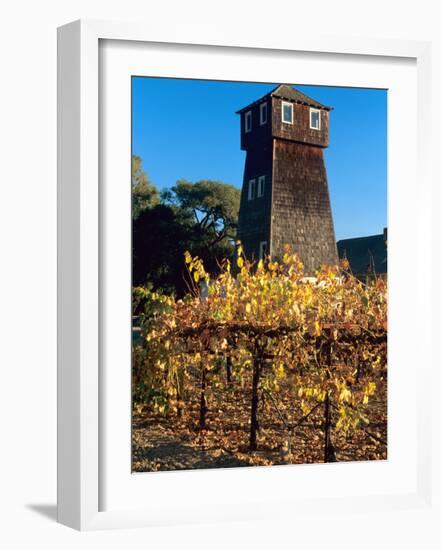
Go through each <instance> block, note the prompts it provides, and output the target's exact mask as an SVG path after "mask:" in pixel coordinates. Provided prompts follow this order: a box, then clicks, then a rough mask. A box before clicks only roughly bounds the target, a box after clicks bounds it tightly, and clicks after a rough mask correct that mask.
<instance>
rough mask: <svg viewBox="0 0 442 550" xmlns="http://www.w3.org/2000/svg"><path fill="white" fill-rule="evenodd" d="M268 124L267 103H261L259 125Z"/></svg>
mask: <svg viewBox="0 0 442 550" xmlns="http://www.w3.org/2000/svg"><path fill="white" fill-rule="evenodd" d="M266 122H267V103H261V105H260V106H259V123H260V124H261V125H263V124H265V123H266Z"/></svg>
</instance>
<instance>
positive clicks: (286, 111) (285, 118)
mask: <svg viewBox="0 0 442 550" xmlns="http://www.w3.org/2000/svg"><path fill="white" fill-rule="evenodd" d="M282 122H285V123H286V124H293V103H287V102H286V101H283V102H282Z"/></svg>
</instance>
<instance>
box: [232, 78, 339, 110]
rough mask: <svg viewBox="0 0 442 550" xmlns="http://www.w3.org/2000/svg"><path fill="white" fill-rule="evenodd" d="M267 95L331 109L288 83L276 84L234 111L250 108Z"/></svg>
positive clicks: (318, 107)
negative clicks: (264, 93) (267, 91)
mask: <svg viewBox="0 0 442 550" xmlns="http://www.w3.org/2000/svg"><path fill="white" fill-rule="evenodd" d="M267 97H277V98H279V99H287V100H288V101H293V102H294V103H302V104H303V105H308V106H310V107H316V108H317V109H324V110H325V111H331V110H332V107H328V106H327V105H323V104H322V103H319V101H316V100H315V99H312V98H311V97H309V96H308V95H305V94H303V93H302V92H300V91H299V90H297V89H296V88H293V86H291V85H289V84H279V86H276V88H275V89H273V90H272V91H271V92H269V93H268V94H266V95H265V96H263V97H260V98H259V99H257V100H256V101H254V102H253V103H250V104H249V105H247V106H246V107H243V108H242V109H240V110H239V111H236V113H237V114H240V113H242V112H243V111H246V110H247V109H250V107H253V106H254V105H256V104H257V103H261V102H262V101H263V100H264V99H266V98H267Z"/></svg>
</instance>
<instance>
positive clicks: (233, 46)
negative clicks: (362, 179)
mask: <svg viewBox="0 0 442 550" xmlns="http://www.w3.org/2000/svg"><path fill="white" fill-rule="evenodd" d="M104 41H112V42H115V43H119V44H123V43H124V47H125V48H126V49H127V48H131V47H132V46H135V45H136V44H138V45H140V44H146V45H149V44H155V45H158V44H166V45H167V47H169V48H172V50H173V51H178V50H180V48H181V49H183V50H186V51H191V50H192V48H193V47H195V48H199V50H198V51H199V52H202V53H203V56H204V57H205V58H206V59H207V61H206V62H208V61H210V57H211V55H213V52H214V48H217V49H219V51H222V52H223V55H224V54H225V53H226V52H228V55H229V56H230V57H231V58H232V59H233V58H235V56H240V55H247V52H249V53H250V55H252V54H253V55H260V53H262V55H268V54H269V53H272V55H274V56H282V57H284V56H285V55H289V54H290V53H293V52H302V53H303V54H304V55H309V56H311V58H313V57H314V56H329V57H328V59H332V58H333V56H336V57H338V58H339V59H340V60H342V61H345V60H346V59H349V58H353V59H354V60H355V62H356V63H363V62H364V61H363V60H364V59H365V60H367V59H369V58H376V59H378V60H379V59H380V60H388V62H391V63H394V62H396V61H398V62H399V61H400V60H404V59H406V60H411V62H412V63H414V64H415V66H416V80H417V94H416V96H415V102H414V108H415V110H416V113H417V125H416V126H414V125H413V124H412V126H411V128H412V129H413V130H412V131H411V134H412V136H414V137H415V139H413V140H412V143H411V147H412V148H413V155H412V156H413V158H415V159H416V164H417V166H416V168H417V176H415V175H414V173H413V174H411V175H410V174H408V176H407V175H406V174H404V178H406V177H408V178H412V179H411V180H409V181H410V182H411V183H412V182H413V181H414V183H416V182H417V181H419V185H418V186H416V188H415V191H416V197H415V204H416V205H417V208H418V210H417V217H416V222H415V224H416V228H417V229H416V231H417V234H418V238H419V243H421V246H420V247H419V262H417V264H418V265H417V267H416V270H415V271H413V273H412V278H411V279H410V280H414V284H415V287H416V298H415V300H414V302H413V304H414V305H413V306H412V307H414V308H415V309H414V310H413V313H414V314H417V313H420V314H421V315H420V318H421V319H422V321H420V325H419V326H414V325H413V329H415V330H417V331H418V332H419V335H420V339H419V340H416V341H418V342H419V343H418V344H416V346H417V345H418V346H419V350H417V349H416V350H412V352H417V351H419V353H420V357H422V363H421V365H420V368H421V376H420V377H419V379H418V380H416V382H415V384H414V386H412V387H410V388H409V391H413V392H414V393H413V395H414V396H415V398H416V407H415V409H414V408H412V413H410V414H413V423H412V425H413V426H415V428H416V430H415V432H416V433H415V434H414V435H413V438H414V436H415V450H416V456H414V457H413V461H412V462H410V464H409V465H408V466H407V467H409V469H408V470H407V472H408V474H407V475H409V472H410V471H411V470H410V468H411V469H412V470H413V480H412V481H413V483H411V485H410V487H412V489H410V488H409V487H408V486H407V487H405V486H404V490H392V489H389V490H387V491H384V492H382V491H377V490H375V491H373V492H372V493H370V492H367V493H366V494H359V495H352V494H351V493H348V494H338V493H337V492H334V489H333V484H331V485H330V489H329V491H328V493H327V495H324V494H323V493H321V491H315V490H313V491H312V497H311V498H306V497H305V496H304V497H303V498H301V499H296V498H292V495H280V496H279V497H278V493H277V492H276V493H272V487H275V483H276V484H278V483H282V482H283V481H282V480H283V478H284V479H285V480H287V476H291V475H295V474H294V472H295V470H294V469H287V468H286V467H283V468H278V467H272V468H270V469H269V468H255V469H245V470H248V471H247V472H246V471H245V470H243V471H241V472H239V471H238V470H232V472H229V473H230V474H231V475H232V476H233V477H232V478H231V479H234V480H235V481H234V483H235V484H240V483H242V480H241V479H242V478H247V480H248V481H247V482H248V483H249V484H250V483H252V481H253V483H254V477H252V476H256V475H258V476H260V482H261V483H262V491H261V492H262V493H263V494H262V496H261V497H260V498H257V497H255V496H254V495H253V494H252V496H251V497H250V498H249V499H248V500H247V499H246V500H244V501H241V500H239V501H238V502H236V503H235V502H233V499H232V502H231V503H230V504H229V503H228V500H227V499H228V496H225V497H222V495H221V496H220V500H219V506H218V507H217V506H216V505H214V506H207V503H201V504H200V505H199V507H198V504H197V503H196V502H190V500H191V496H187V497H186V495H184V497H183V500H182V501H181V502H180V503H178V505H177V506H176V508H175V509H172V508H170V507H168V503H167V502H166V501H165V502H159V501H157V502H156V503H154V505H152V504H151V505H150V506H148V505H146V506H139V505H138V503H136V505H134V506H129V505H128V502H127V499H126V501H124V499H123V497H122V498H121V503H120V504H119V503H118V502H117V503H115V502H113V505H112V506H111V507H110V509H107V508H106V507H105V508H106V509H103V497H102V494H103V493H102V488H101V486H102V484H103V483H104V481H105V480H106V479H107V477H106V476H108V475H109V471H110V472H113V471H114V470H113V468H116V467H118V468H121V464H120V466H118V465H117V466H115V464H109V465H106V467H104V466H103V464H104V463H105V462H103V460H104V461H105V459H106V457H105V456H103V453H104V454H105V453H106V452H107V450H108V448H109V447H108V444H107V442H104V440H103V438H104V435H105V434H104V432H105V430H103V423H102V422H103V416H105V415H106V414H107V413H106V406H105V405H104V406H103V402H106V399H107V395H106V391H107V389H109V388H110V386H106V388H105V389H103V387H102V385H101V382H102V381H101V379H102V375H103V356H102V353H101V348H100V341H101V340H100V338H101V337H102V322H101V321H102V318H101V315H100V311H101V310H100V307H102V304H101V303H102V302H103V300H104V301H105V299H106V289H103V285H102V284H101V283H102V277H103V265H104V264H105V262H104V263H103V257H102V255H103V250H102V247H101V243H102V238H103V235H102V234H101V233H102V231H103V230H106V224H104V225H103V224H102V223H101V222H100V217H101V216H100V214H102V213H103V208H104V206H103V202H102V192H103V189H102V188H101V187H100V154H101V147H102V143H101V141H100V124H99V121H100V113H101V114H102V113H103V109H105V107H104V106H103V105H102V104H101V102H100V59H102V58H100V44H103V43H104ZM264 46H265V48H264ZM126 54H127V52H126ZM430 55H431V44H430V43H427V42H408V41H393V40H379V39H378V40H374V39H357V38H354V37H342V36H337V37H326V38H325V37H322V38H321V37H318V38H311V37H308V36H302V35H299V34H298V35H297V36H296V37H290V38H285V37H281V38H280V39H279V40H278V42H277V41H275V42H274V43H272V44H271V46H269V45H268V44H264V43H262V42H261V41H260V39H259V37H257V39H256V42H253V43H251V42H250V41H249V40H242V41H241V40H236V41H235V42H234V43H231V42H230V41H228V40H226V41H225V42H224V43H221V42H220V41H217V44H210V42H207V41H206V40H205V39H204V38H202V39H198V38H197V37H195V38H189V37H188V36H186V34H185V31H183V34H182V35H180V36H178V35H176V34H174V35H173V36H165V35H163V34H162V33H158V35H156V34H155V32H154V31H152V29H147V28H146V27H143V26H139V25H136V24H126V23H118V22H112V23H111V22H101V21H76V22H74V23H71V24H68V25H65V26H63V27H61V28H60V29H59V31H58V190H59V191H58V212H59V216H58V235H59V238H58V286H59V291H58V521H59V522H60V523H63V524H65V525H68V526H70V527H73V528H76V529H79V530H91V529H104V528H118V527H139V526H146V527H147V526H152V525H165V524H166V525H167V524H174V523H175V524H176V523H186V522H197V521H219V520H232V519H250V518H253V519H256V518H260V517H264V516H265V517H272V516H275V515H276V516H278V517H281V516H284V515H285V516H287V517H288V518H289V517H290V516H291V515H292V514H294V513H297V514H301V513H305V512H307V513H309V512H310V513H311V512H312V511H315V512H317V513H320V511H321V510H326V509H328V508H329V507H330V506H331V505H332V506H338V507H339V509H340V511H341V512H342V513H346V511H348V510H351V509H354V508H355V507H357V508H358V509H360V510H361V511H371V510H375V509H382V508H385V509H397V508H404V507H405V508H413V507H425V506H429V503H430V501H431V450H430V449H431V445H430V444H431V441H430V431H429V423H428V418H429V417H430V406H431V403H430V402H429V399H428V396H427V395H426V393H425V385H426V384H428V383H429V382H428V381H429V377H430V373H431V367H432V361H433V358H432V356H431V347H430V346H429V345H428V344H429V339H430V335H431V329H430V327H429V326H428V325H426V323H429V322H430V321H429V320H430V318H431V315H430V314H429V312H430V310H431V273H432V264H431V254H430V251H431V249H432V248H433V247H432V239H433V238H432V235H431V232H430V210H429V205H431V195H432V182H431V179H430V168H429V166H430V157H429V153H428V151H429V150H430V131H429V128H430V124H429V120H430V114H431V97H430V92H429V82H430V77H431V74H430V73H431V61H430V59H431V58H430ZM360 56H364V57H363V58H361V57H360ZM146 70H147V71H149V67H146ZM250 74H251V73H250ZM190 76H193V75H190V74H189V77H190ZM247 79H248V77H247V76H246V77H245V78H244V80H247ZM309 83H316V82H309ZM126 138H127V136H126ZM126 138H125V139H126ZM392 154H397V151H396V152H395V151H392ZM128 161H129V158H128ZM128 173H129V172H128ZM399 175H402V174H398V173H395V172H394V171H393V173H390V174H389V177H390V178H392V179H393V180H395V178H398V176H399ZM408 189H409V191H410V190H411V189H412V188H411V187H410V186H409V187H408ZM406 194H407V193H405V195H406ZM409 194H410V193H409ZM113 204H114V205H115V201H114V203H113ZM106 208H107V207H106ZM111 208H113V207H112V206H111ZM106 215H107V214H106ZM398 220H399V221H398V227H399V224H400V223H403V221H402V222H401V221H400V219H399V217H398ZM390 243H391V244H390ZM389 246H391V247H392V249H394V250H396V251H397V256H398V258H399V256H400V255H402V256H403V255H404V254H406V251H405V250H402V251H401V240H400V236H399V232H395V231H394V230H393V232H391V231H389ZM116 249H117V250H116V253H117V252H118V246H117V247H116ZM419 282H420V284H418V283H419ZM395 294H396V295H395ZM399 294H400V292H399V291H398V292H393V293H392V300H393V301H394V302H396V304H399V303H400V295H399ZM100 304H101V305H100ZM127 307H130V305H129V304H128V306H127ZM426 319H427V321H425V320H426ZM396 332H400V331H396ZM390 334H391V338H393V340H394V339H398V338H407V334H406V333H400V334H395V327H394V326H393V327H392V328H391V329H390ZM412 345H413V344H412ZM412 356H413V353H412V354H411V355H410V357H412ZM398 357H399V355H398ZM402 357H403V360H404V361H406V358H404V356H402ZM409 361H411V359H409ZM404 364H405V363H404ZM128 376H129V377H130V374H128ZM409 378H410V380H411V371H410V376H409ZM109 391H111V390H110V389H109ZM393 393H395V392H393ZM125 418H126V417H125ZM126 419H127V418H126ZM123 424H124V422H123ZM104 425H105V424H104ZM127 429H128V430H129V431H130V427H129V426H127ZM116 432H118V429H116ZM122 433H123V432H122ZM123 443H124V441H123ZM127 452H129V451H128V450H127ZM106 464H107V463H106ZM329 467H330V465H329ZM332 467H333V468H334V470H333V471H334V472H335V474H336V476H337V478H336V479H338V477H339V476H342V465H336V468H340V469H341V473H340V472H339V471H338V470H337V469H336V468H335V465H333V466H332ZM343 467H345V468H348V471H349V472H351V474H349V475H350V477H351V478H352V479H357V478H358V476H360V475H361V474H360V471H361V470H358V469H357V468H356V469H355V468H352V465H345V466H343ZM290 468H291V467H290ZM251 470H254V471H255V472H258V471H259V472H260V473H256V474H255V473H253V474H251V473H249V472H250V471H251ZM270 471H271V473H269V472H270ZM278 472H283V473H282V474H281V473H278ZM303 472H306V473H305V476H309V477H310V478H312V476H313V474H312V473H311V472H312V470H306V469H304V470H303ZM308 472H310V473H308ZM336 472H337V473H336ZM127 474H130V472H129V471H127V472H125V473H124V475H125V476H126V477H127ZM335 474H333V475H335ZM153 475H156V477H155V478H154V477H150V478H147V477H144V478H143V479H142V478H141V477H137V476H132V479H131V485H137V484H139V483H140V484H141V483H142V484H143V485H144V487H146V486H147V485H148V484H149V483H150V484H151V485H152V486H153V485H155V486H157V487H161V485H162V484H167V483H169V482H170V475H172V476H174V478H173V480H174V483H177V480H180V481H179V483H181V480H183V485H182V486H183V490H185V489H186V487H187V489H188V487H189V483H191V484H192V485H193V486H194V487H195V486H198V487H199V488H200V489H201V487H204V486H207V483H208V482H209V483H214V484H215V486H217V485H216V484H217V483H220V480H221V485H220V491H221V488H222V484H223V483H224V484H225V480H226V478H225V477H223V478H221V477H219V475H220V474H219V473H216V474H215V472H211V471H204V472H198V473H197V475H198V476H199V477H198V478H196V477H195V472H179V473H173V472H172V473H166V474H162V473H161V474H153ZM223 475H224V474H223V473H221V476H223ZM302 475H304V474H302ZM324 475H326V474H324V472H323V470H320V469H319V468H318V469H317V470H315V472H314V476H313V477H315V476H319V477H320V476H324ZM404 475H405V474H404ZM167 476H169V478H168V477H167ZM201 476H203V477H201ZM216 476H217V477H216ZM168 479H169V481H168ZM196 479H198V481H197V482H196V481H195V480H196ZM398 479H399V478H398ZM154 480H155V481H154ZM399 482H400V480H399V481H398V483H399ZM254 484H255V483H254ZM187 489H186V490H187ZM196 492H198V490H197V491H196ZM115 494H117V500H118V493H115ZM127 494H128V495H129V493H127ZM185 498H188V499H189V503H188V506H185V507H184V506H183V502H184V501H185V500H184V499H185ZM223 498H224V500H223ZM278 499H279V500H278ZM114 501H115V498H114ZM134 502H135V501H134ZM245 502H247V504H248V506H247V507H246V506H245ZM277 503H280V504H281V503H283V506H282V507H281V506H275V504H277Z"/></svg>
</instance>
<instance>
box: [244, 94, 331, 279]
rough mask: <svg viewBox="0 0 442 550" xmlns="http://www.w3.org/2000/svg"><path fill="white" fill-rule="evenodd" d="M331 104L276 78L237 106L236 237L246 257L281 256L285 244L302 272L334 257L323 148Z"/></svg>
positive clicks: (327, 134)
mask: <svg viewBox="0 0 442 550" xmlns="http://www.w3.org/2000/svg"><path fill="white" fill-rule="evenodd" d="M264 104H265V105H266V107H264V106H263V105H264ZM330 110H331V109H330V107H327V106H325V105H322V104H320V103H318V102H317V101H315V100H313V99H311V98H309V97H307V96H306V95H304V94H302V93H301V92H299V91H298V90H296V89H294V88H292V87H291V86H288V85H280V86H278V87H277V88H276V89H275V90H273V91H272V92H270V93H269V94H267V95H266V96H264V97H263V98H261V99H259V100H258V101H256V102H255V103H252V104H251V105H249V106H247V107H245V108H244V109H241V110H240V111H239V114H240V115H241V148H242V149H243V150H245V151H246V152H247V155H246V162H245V168H244V180H243V186H242V192H241V205H240V212H239V222H238V238H239V240H241V242H242V243H243V246H244V251H245V254H246V256H247V257H248V258H250V259H257V258H259V257H262V256H263V255H267V254H270V255H271V256H272V257H273V258H280V257H282V255H283V253H284V246H285V245H286V244H288V245H290V246H291V248H292V249H293V250H294V251H295V252H297V253H298V254H299V256H300V258H301V259H302V261H303V262H304V265H305V270H306V273H308V274H313V273H314V271H315V270H316V269H317V268H318V267H319V266H320V265H323V264H335V263H337V261H338V256H337V250H336V241H335V233H334V228H333V219H332V213H331V206H330V197H329V192H328V184H327V174H326V169H325V163H324V153H323V151H324V148H325V147H327V146H328V142H329V112H330ZM283 112H284V116H283ZM290 115H291V116H290ZM290 119H291V122H289V120H290Z"/></svg>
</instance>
